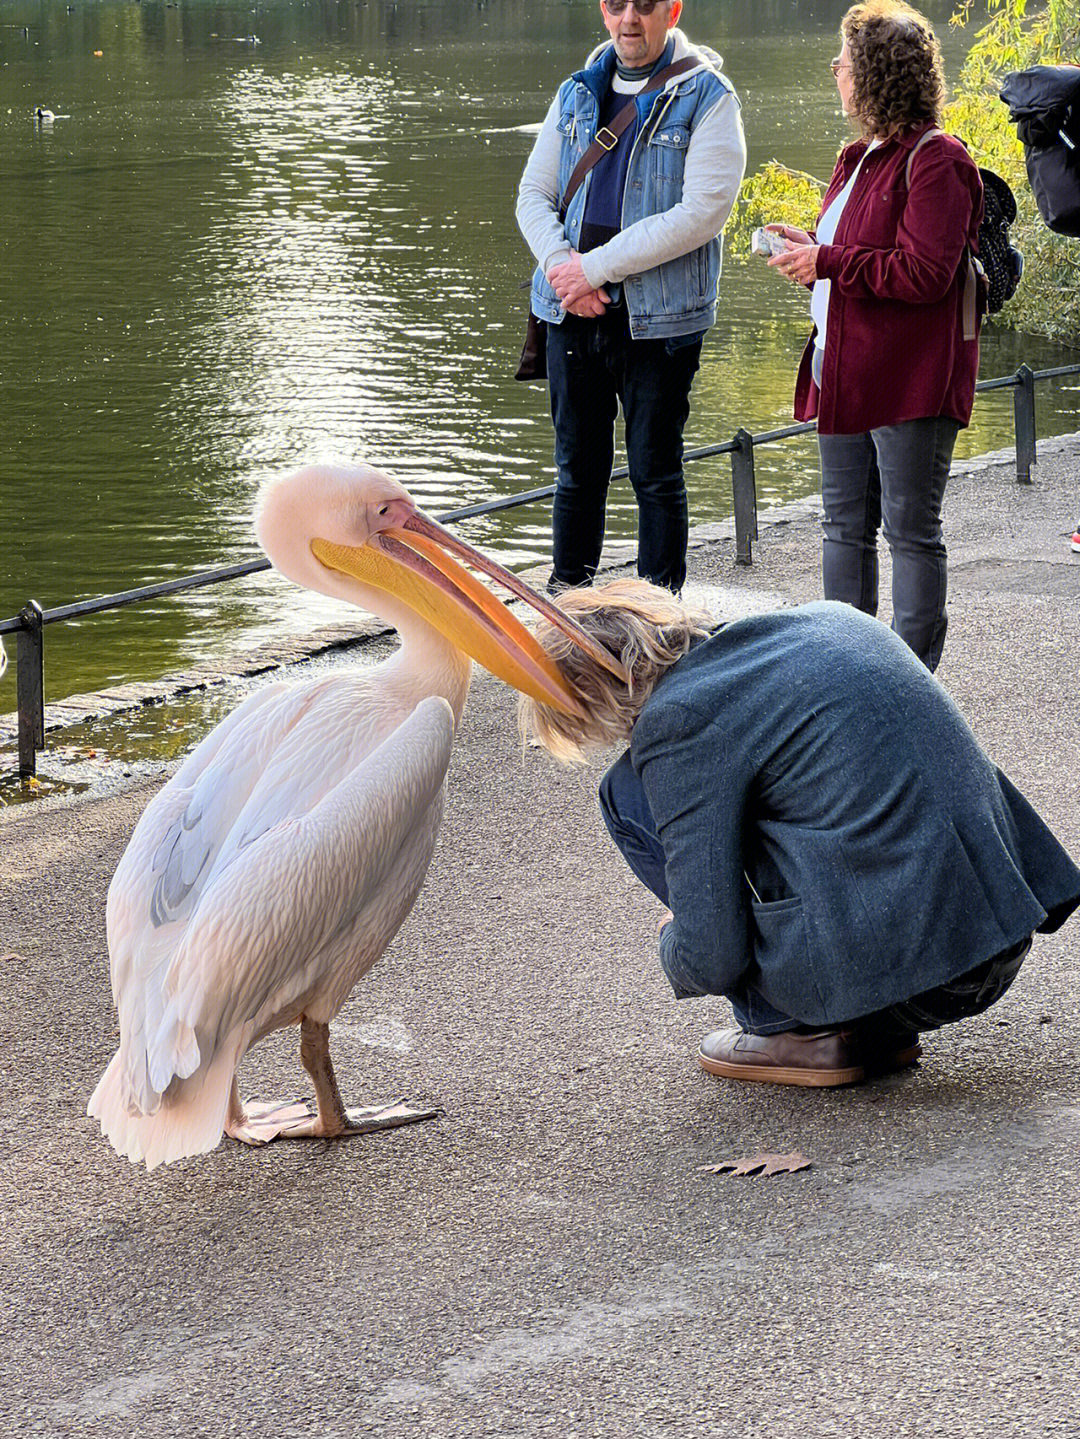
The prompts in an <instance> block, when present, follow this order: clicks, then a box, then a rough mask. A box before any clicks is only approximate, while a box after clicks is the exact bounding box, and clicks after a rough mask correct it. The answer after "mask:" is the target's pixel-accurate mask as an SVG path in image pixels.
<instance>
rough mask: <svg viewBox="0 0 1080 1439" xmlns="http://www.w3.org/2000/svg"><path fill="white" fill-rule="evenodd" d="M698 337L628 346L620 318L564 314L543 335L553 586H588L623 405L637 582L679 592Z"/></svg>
mask: <svg viewBox="0 0 1080 1439" xmlns="http://www.w3.org/2000/svg"><path fill="white" fill-rule="evenodd" d="M701 341H702V334H701V333H698V334H694V335H684V336H680V337H679V338H678V339H674V340H633V339H631V338H630V327H629V322H628V320H627V316H626V310H625V309H624V308H623V307H622V306H617V307H616V308H614V309H610V310H608V311H607V313H605V314H604V315H601V316H600V317H599V319H595V320H585V319H581V318H579V317H578V316H577V315H567V316H566V318H565V319H564V320H563V322H562V324H561V325H549V326H548V327H547V366H548V389H549V392H550V395H551V419H552V423H553V424H554V427H555V463H556V466H557V467H558V480H557V484H556V490H555V504H554V508H553V512H552V532H553V539H552V561H553V564H552V574H551V586H552V587H553V588H562V587H563V586H565V585H586V584H590V583H591V581H592V579H593V576H594V575H595V574H596V568H597V565H598V564H599V563H600V551H601V549H602V547H603V543H604V514H605V508H606V504H607V491H608V485H609V483H610V481H611V471H612V468H613V466H614V463H615V417H616V415H617V414H618V408H619V404H620V402H621V404H622V409H623V418H624V420H625V424H626V459H627V465H628V468H629V471H630V483H631V484H632V485H633V487H634V494H635V495H636V497H637V504H638V563H637V568H638V574H639V575H640V576H641V577H642V579H646V580H652V582H653V583H654V584H657V585H665V586H666V587H667V588H668V589H670V590H674V591H676V592H678V591H679V590H680V589H681V588H682V585H683V581H684V580H685V579H686V542H687V535H688V533H689V525H688V519H687V504H686V485H685V483H684V481H683V468H682V456H683V428H684V426H685V425H686V419H687V416H688V415H689V413H690V387H691V385H692V384H693V381H694V375H695V374H696V373H697V368H698V361H699V359H700V356H701Z"/></svg>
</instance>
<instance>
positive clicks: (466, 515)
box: [0, 364, 1080, 779]
mask: <svg viewBox="0 0 1080 1439" xmlns="http://www.w3.org/2000/svg"><path fill="white" fill-rule="evenodd" d="M1065 375H1080V364H1077V365H1059V366H1058V367H1057V368H1056V369H1052V370H1032V369H1030V368H1029V367H1028V366H1027V365H1021V366H1020V368H1019V369H1018V370H1017V371H1016V372H1015V374H1012V375H1001V376H999V377H998V378H996V379H992V380H983V381H981V382H980V383H979V384H978V385H977V386H976V389H977V391H978V392H979V393H981V394H985V393H986V392H987V391H989V390H1008V389H1011V390H1012V391H1013V435H1014V439H1015V444H1016V479H1017V483H1018V484H1021V485H1029V484H1030V483H1031V467H1032V465H1033V464H1034V463H1035V442H1036V427H1035V383H1036V381H1037V380H1053V379H1058V378H1060V377H1062V376H1065ZM816 428H817V426H816V424H815V423H814V421H813V420H809V421H807V422H805V423H804V424H799V425H785V426H784V427H783V428H782V429H779V430H768V431H766V432H765V433H764V434H761V435H752V434H751V433H750V432H749V430H745V429H740V430H737V431H736V432H735V434H734V436H733V437H732V438H731V439H730V440H722V441H720V442H719V443H718V444H715V445H704V446H702V447H701V448H699V449H696V450H687V451H686V453H685V455H684V456H683V458H684V460H686V461H688V462H689V461H694V460H707V459H712V458H713V457H714V456H716V455H730V456H731V495H732V504H733V508H734V513H735V561H736V563H737V564H740V565H749V564H753V552H752V545H753V542H754V541H755V540H756V539H757V537H758V535H757V482H756V479H755V475H754V450H755V449H756V448H757V447H758V446H759V445H768V444H773V443H775V442H776V441H778V440H787V439H791V438H792V437H793V436H795V435H807V434H811V433H812V432H813V431H814V430H815V429H816ZM626 474H627V470H626V468H625V467H624V468H622V469H618V470H615V471H614V472H613V475H612V478H613V479H621V478H625V476H626ZM554 493H555V486H554V485H545V486H543V487H542V488H541V489H538V490H529V491H527V492H526V493H525V494H521V495H511V496H508V497H506V498H504V499H500V500H486V501H485V502H484V503H482V504H478V505H468V506H466V507H465V508H463V509H459V510H451V511H449V512H448V513H446V514H442V515H440V516H439V517H438V518H439V519H440V520H441V521H442V523H443V524H448V523H453V521H455V520H467V519H471V518H472V517H473V516H474V515H490V514H495V513H496V512H497V511H499V510H512V509H516V508H518V506H520V505H529V504H534V503H535V502H536V501H537V500H547V499H550V498H551V497H552V495H554ZM269 568H270V561H269V560H267V559H258V560H249V561H247V562H246V563H244V564H240V565H229V566H227V567H225V568H223V569H216V570H203V571H201V572H200V573H198V574H194V575H185V576H183V577H181V578H180V579H176V580H165V581H163V582H162V583H161V584H157V585H143V586H142V587H141V588H139V589H136V590H125V591H124V592H123V593H122V594H118V595H100V596H98V597H97V598H95V599H92V600H80V601H78V602H77V603H75V604H70V605H60V606H58V608H56V609H52V610H43V609H42V608H41V606H40V605H39V604H38V602H37V601H36V600H30V601H28V603H27V604H26V605H25V606H24V607H23V609H21V610H20V611H19V613H18V614H17V615H13V616H12V617H11V618H10V619H6V620H0V635H5V634H15V635H16V637H17V638H16V651H15V665H16V672H17V673H16V698H17V704H18V714H19V727H18V733H19V776H20V778H22V779H27V778H29V777H30V776H31V775H33V774H34V772H35V769H36V766H37V751H38V750H39V749H44V747H45V689H44V649H45V647H44V635H43V630H44V627H45V626H46V625H51V624H59V623H60V622H61V621H63V620H71V619H76V618H78V617H81V616H83V615H94V614H101V613H102V612H103V611H105V610H114V609H120V608H122V607H123V606H124V605H133V604H138V603H139V602H140V601H141V600H149V599H157V598H159V597H160V596H161V595H170V594H177V593H179V592H180V591H181V590H194V589H201V588H203V587H205V586H207V585H217V584H221V583H223V582H224V581H226V580H235V579H240V578H241V577H243V576H244V575H252V574H256V573H257V572H258V571H260V570H267V569H269Z"/></svg>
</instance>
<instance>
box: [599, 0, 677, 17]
mask: <svg viewBox="0 0 1080 1439" xmlns="http://www.w3.org/2000/svg"><path fill="white" fill-rule="evenodd" d="M666 4H667V0H604V9H605V10H606V11H607V12H608V14H609V15H621V14H622V12H623V11H624V10H625V9H626V7H627V5H633V7H634V9H635V10H636V11H637V12H638V14H639V15H651V14H652V12H653V11H654V10H655V9H656V7H657V5H666Z"/></svg>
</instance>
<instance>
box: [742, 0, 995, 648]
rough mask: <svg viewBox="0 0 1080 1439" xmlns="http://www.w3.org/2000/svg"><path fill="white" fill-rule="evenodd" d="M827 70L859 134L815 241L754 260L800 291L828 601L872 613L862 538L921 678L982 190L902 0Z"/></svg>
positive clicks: (966, 366) (865, 7)
mask: <svg viewBox="0 0 1080 1439" xmlns="http://www.w3.org/2000/svg"><path fill="white" fill-rule="evenodd" d="M841 36H842V39H843V46H842V49H841V51H840V54H839V56H838V57H837V58H836V59H835V60H834V61H833V62H832V70H833V74H834V75H835V76H836V84H837V88H838V89H839V91H840V99H841V102H842V104H843V107H844V113H845V114H846V115H847V116H849V118H851V119H852V121H853V122H854V123H855V124H856V125H857V126H858V127H859V128H860V130H861V131H862V136H861V138H860V139H858V140H856V141H855V142H854V144H851V145H848V146H847V147H846V148H845V149H844V150H842V151H841V153H840V157H839V159H838V161H837V164H836V169H835V171H834V172H833V177H832V180H831V181H830V183H829V188H828V190H827V191H826V193H825V198H824V201H823V204H822V211H821V215H820V216H819V218H818V225H817V230H816V232H815V234H814V235H813V236H811V235H808V234H807V233H806V232H805V231H803V230H797V229H795V228H793V227H791V226H781V225H773V226H770V227H769V228H770V229H773V230H776V231H778V232H779V233H780V234H782V235H783V236H784V237H785V239H787V240H788V241H789V248H788V249H787V250H786V251H784V252H783V253H782V254H780V255H776V256H774V257H773V258H772V259H771V260H770V261H769V264H770V265H772V266H773V267H774V268H776V269H778V270H779V271H780V272H781V273H782V274H784V275H786V276H787V277H788V278H790V279H792V280H795V281H796V282H798V283H800V284H804V285H810V286H812V287H813V290H812V299H811V310H812V314H813V318H814V332H813V334H812V335H811V337H810V342H809V343H808V345H807V347H806V352H805V354H804V355H803V359H802V365H801V367H800V370H799V378H798V382H797V386H796V392H795V413H796V416H797V417H798V418H799V419H801V420H803V419H812V418H813V417H814V416H815V415H816V416H817V421H818V436H819V441H818V443H819V448H820V452H821V490H822V498H823V502H824V509H825V520H824V530H825V538H824V545H823V554H822V572H823V577H824V588H825V598H826V599H831V600H843V601H846V602H847V603H848V604H852V605H854V606H855V607H856V608H857V609H860V610H864V611H865V612H866V613H867V614H871V615H872V614H876V613H877V601H878V563H877V532H878V529H879V528H883V529H884V532H885V539H886V541H887V542H888V545H889V549H890V551H891V553H892V561H893V629H894V630H896V632H897V633H898V634H899V635H900V636H901V638H903V639H904V640H905V641H906V642H907V644H908V645H909V646H910V647H911V649H913V650H914V651H915V653H916V654H917V655H918V656H919V658H920V659H921V660H922V661H923V663H924V664H925V665H926V666H927V667H928V668H929V669H931V670H933V669H934V668H936V666H937V663H938V660H939V659H940V658H941V650H942V646H943V644H944V642H945V628H946V615H945V585H946V571H945V545H944V543H943V542H942V538H941V503H942V499H943V497H944V493H945V482H946V480H947V479H948V475H949V465H950V463H951V460H952V452H953V446H954V445H955V443H956V436H957V433H958V432H959V430H960V428H961V427H962V426H964V425H966V424H967V423H968V421H969V420H970V418H971V406H972V402H973V400H974V394H975V379H976V374H977V371H978V366H979V343H978V319H977V316H978V313H980V312H981V310H982V308H983V306H982V295H981V283H982V282H981V281H980V280H979V279H978V278H977V275H976V271H975V267H974V265H973V263H972V260H971V256H972V253H973V252H977V250H978V231H979V221H980V219H981V218H982V205H983V196H982V181H981V180H980V178H979V171H978V168H977V166H976V165H975V164H974V162H973V161H972V160H971V157H970V156H969V155H968V153H967V151H966V150H965V149H964V147H963V145H961V144H960V142H959V141H958V140H955V139H953V137H952V136H950V135H946V134H944V133H942V132H941V131H940V130H938V129H937V127H938V125H939V124H940V121H941V106H942V99H943V94H944V79H943V74H942V64H941V50H940V47H939V46H938V42H937V37H936V36H935V34H934V31H933V29H932V27H931V26H930V24H929V22H928V21H927V20H926V19H925V18H924V17H923V16H922V15H920V14H919V12H918V11H917V10H913V9H911V8H910V6H908V5H905V4H903V3H901V0H869V3H866V4H860V5H855V6H853V7H852V8H851V9H850V10H849V11H848V12H847V14H846V15H845V16H844V19H843V22H842V25H841Z"/></svg>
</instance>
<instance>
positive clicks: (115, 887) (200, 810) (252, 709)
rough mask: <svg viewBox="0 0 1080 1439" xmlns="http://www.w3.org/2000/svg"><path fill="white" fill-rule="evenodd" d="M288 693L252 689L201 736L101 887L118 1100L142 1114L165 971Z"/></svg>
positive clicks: (281, 688) (276, 732) (280, 722)
mask: <svg viewBox="0 0 1080 1439" xmlns="http://www.w3.org/2000/svg"><path fill="white" fill-rule="evenodd" d="M293 692H294V691H293V687H292V686H289V685H284V684H277V685H271V686H269V687H267V688H266V689H264V690H260V691H258V692H257V693H256V694H254V695H252V696H251V697H250V698H249V699H247V700H246V701H245V702H244V703H243V704H242V705H240V706H239V707H238V708H237V709H236V710H234V712H233V713H232V714H231V715H229V716H228V717H227V718H226V719H225V720H223V721H222V723H221V724H219V725H218V726H217V727H216V728H215V729H214V730H213V731H212V732H211V733H210V734H209V735H207V737H206V738H205V739H204V740H203V741H202V742H201V743H200V744H199V745H198V746H197V747H196V748H195V750H193V751H192V753H191V754H190V755H189V756H188V758H187V760H185V762H184V764H183V765H182V766H181V768H180V769H179V770H178V771H177V773H176V774H175V775H174V776H173V778H172V779H171V780H170V781H169V783H168V784H167V785H165V787H164V788H163V789H161V790H160V791H159V792H158V793H157V794H156V795H155V796H154V798H153V799H152V800H151V801H150V803H149V804H148V805H147V807H146V809H145V810H144V811H143V813H142V815H141V816H140V818H139V822H138V824H137V825H136V826H135V830H134V833H133V834H132V836H131V840H130V841H129V843H128V847H127V849H126V850H125V851H124V854H123V856H122V857H121V860H120V863H119V864H118V865H117V868H116V873H115V874H114V875H113V878H112V882H111V884H110V885H109V894H108V900H107V904H106V929H107V931H108V939H109V964H110V974H111V978H112V991H113V999H114V1001H115V1003H116V1007H117V1011H118V1016H119V1021H120V1036H121V1041H120V1044H121V1051H122V1052H123V1053H124V1056H125V1073H129V1074H131V1075H134V1076H136V1077H137V1078H136V1079H135V1088H134V1089H133V1090H130V1091H125V1100H127V1101H132V1102H134V1103H136V1104H137V1105H138V1106H139V1108H140V1109H141V1110H142V1111H143V1112H144V1113H149V1112H151V1111H150V1107H151V1106H152V1105H153V1103H154V1099H153V1096H152V1095H151V1093H150V1092H149V1090H148V1089H147V1087H146V1084H145V1066H144V1065H143V1064H142V1063H141V1061H140V1060H139V1058H138V1056H139V1055H141V1054H142V1053H143V1052H144V1051H145V1048H146V1044H147V1041H148V1037H149V1036H150V1035H151V1034H153V1033H154V1032H155V1031H156V1029H157V1026H158V1024H159V1023H160V1021H161V1013H162V989H163V986H164V981H165V974H166V972H167V970H168V966H169V964H170V963H171V961H172V959H173V957H174V955H175V953H176V950H177V947H178V945H179V944H180V942H181V940H182V938H183V934H184V929H185V925H186V922H187V920H188V918H189V917H190V914H191V912H192V911H193V909H194V907H195V902H196V900H197V897H198V892H199V887H200V886H201V885H202V884H204V883H205V882H206V879H207V876H208V875H209V873H210V868H211V865H212V862H213V859H214V856H215V855H216V854H217V852H218V851H219V850H220V848H221V846H222V845H223V844H224V843H225V842H226V841H227V839H228V837H229V835H230V833H231V831H232V827H233V825H234V824H235V822H236V819H237V816H238V815H240V814H241V813H242V811H243V808H244V805H245V803H246V802H247V799H248V796H249V795H250V793H251V791H252V789H253V787H254V786H255V784H257V782H258V779H259V776H260V774H261V771H262V768H263V766H264V765H265V763H266V755H267V752H268V751H272V749H273V746H274V744H275V743H276V742H277V740H278V738H279V736H280V733H281V731H282V729H283V728H285V727H287V725H288V723H289V715H290V713H291V710H292V708H293V702H292V695H293ZM129 1056H130V1061H131V1062H130V1064H129V1063H128V1062H127V1060H128V1058H129Z"/></svg>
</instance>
